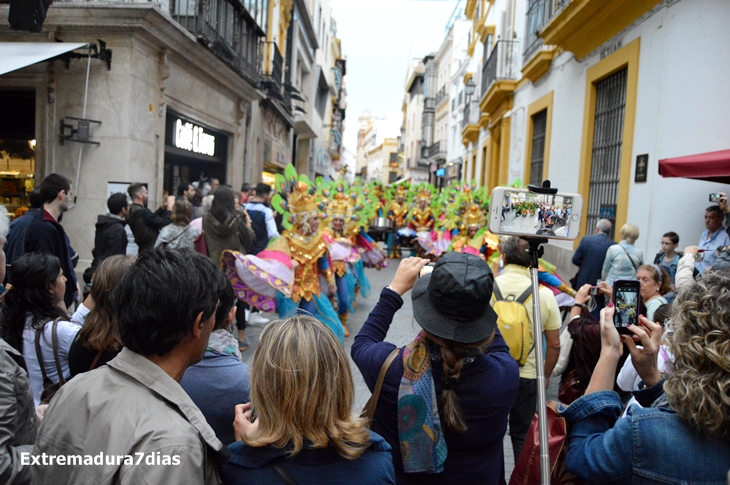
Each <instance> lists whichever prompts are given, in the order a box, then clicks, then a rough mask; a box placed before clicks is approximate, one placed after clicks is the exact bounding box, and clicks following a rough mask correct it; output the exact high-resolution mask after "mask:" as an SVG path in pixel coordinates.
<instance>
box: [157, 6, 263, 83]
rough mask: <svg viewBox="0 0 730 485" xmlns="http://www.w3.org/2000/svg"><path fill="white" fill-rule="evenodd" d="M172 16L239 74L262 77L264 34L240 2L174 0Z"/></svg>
mask: <svg viewBox="0 0 730 485" xmlns="http://www.w3.org/2000/svg"><path fill="white" fill-rule="evenodd" d="M169 5H170V15H171V16H172V18H173V19H174V20H175V21H177V22H178V23H179V24H180V25H182V26H183V27H184V28H185V29H187V30H188V31H189V32H191V33H192V34H194V35H195V36H196V37H198V40H199V41H200V42H201V43H202V44H204V45H205V46H206V47H207V48H208V49H210V50H211V51H212V52H213V53H215V54H216V55H217V56H218V57H220V58H221V59H223V60H224V61H225V62H226V63H227V64H228V65H230V66H231V67H232V68H233V69H234V70H235V71H236V72H238V73H239V74H240V75H242V76H243V77H246V78H248V79H249V80H251V81H254V82H256V81H258V78H259V65H260V57H259V53H260V50H259V37H260V36H262V35H263V34H264V33H263V31H261V29H260V28H259V27H258V26H257V25H256V23H255V22H254V20H253V18H252V17H251V14H250V13H249V12H247V11H246V9H245V8H244V7H243V5H242V3H241V2H239V1H238V0H206V1H202V2H201V1H199V0H170V4H169Z"/></svg>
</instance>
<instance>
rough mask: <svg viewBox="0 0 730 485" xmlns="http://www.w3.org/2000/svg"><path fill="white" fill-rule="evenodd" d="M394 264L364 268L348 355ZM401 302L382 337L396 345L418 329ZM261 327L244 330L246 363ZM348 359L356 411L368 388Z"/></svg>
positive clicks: (509, 460) (508, 455) (509, 459)
mask: <svg viewBox="0 0 730 485" xmlns="http://www.w3.org/2000/svg"><path fill="white" fill-rule="evenodd" d="M397 266H398V261H397V260H390V266H389V267H388V268H385V269H384V270H382V271H376V270H372V269H368V270H366V271H367V275H368V278H370V283H371V284H372V293H371V294H370V297H369V298H362V296H361V297H359V298H358V308H357V311H356V312H355V313H354V314H352V315H350V320H349V327H350V337H348V338H346V339H345V348H346V350H347V355H348V356H349V355H350V348H351V346H352V342H353V339H354V337H355V335H357V333H358V332H359V331H360V328H361V327H362V324H363V323H364V322H365V319H366V318H367V316H368V314H369V313H370V311H371V310H372V309H373V307H374V306H375V304H376V303H377V301H378V297H379V295H380V291H381V290H382V289H383V287H385V286H387V285H388V284H389V283H390V281H391V280H392V278H393V275H394V274H395V270H396V268H397ZM404 302H405V303H404V305H403V308H401V309H400V310H399V311H398V313H396V314H395V318H394V319H393V323H392V325H391V326H390V330H389V331H388V335H387V336H386V340H387V341H388V342H392V343H394V344H395V345H398V346H404V345H407V344H408V343H410V342H411V341H412V340H413V338H414V337H415V335H416V333H417V332H418V331H419V329H420V327H418V324H416V323H415V322H414V321H413V319H412V309H411V308H412V307H411V298H410V294H406V297H405V298H404ZM267 316H268V317H269V318H270V319H275V318H276V315H275V314H268V315H267ZM261 330H262V327H260V326H252V327H250V329H249V330H247V332H246V339H247V340H248V341H249V343H250V344H251V349H249V350H248V351H246V352H245V353H244V362H246V363H248V364H250V363H251V361H252V360H253V355H254V350H255V348H256V345H257V344H258V337H259V335H260V334H261ZM350 362H351V366H352V374H353V378H354V380H355V405H354V409H355V410H356V411H359V410H361V409H362V408H363V406H365V403H366V402H367V400H368V398H369V397H370V391H369V389H368V387H367V386H366V385H365V382H364V381H363V379H362V376H361V375H360V371H359V370H358V369H357V367H356V366H355V364H354V363H352V361H350ZM504 443H505V447H504V450H505V471H506V478H507V479H509V475H510V473H512V469H513V468H514V461H515V460H514V457H513V453H512V445H511V442H510V440H509V434H507V435H506V436H505V442H504Z"/></svg>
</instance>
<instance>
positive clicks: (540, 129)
mask: <svg viewBox="0 0 730 485" xmlns="http://www.w3.org/2000/svg"><path fill="white" fill-rule="evenodd" d="M546 130H547V109H544V110H542V111H540V112H539V113H535V114H534V115H533V116H532V149H531V155H530V183H531V184H532V185H542V172H543V166H544V165H545V132H546Z"/></svg>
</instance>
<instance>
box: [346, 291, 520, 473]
mask: <svg viewBox="0 0 730 485" xmlns="http://www.w3.org/2000/svg"><path fill="white" fill-rule="evenodd" d="M402 305H403V299H402V298H401V297H400V296H399V295H398V294H397V293H395V292H394V291H391V290H389V289H383V291H382V292H381V293H380V301H379V302H378V304H377V305H376V306H375V308H374V309H373V311H372V312H371V313H370V315H369V316H368V319H367V320H366V321H365V324H364V325H363V327H362V329H361V330H360V333H358V335H357V337H355V342H354V343H353V344H352V359H353V360H354V361H355V364H357V367H358V368H359V369H360V372H361V373H362V375H363V377H364V378H365V382H366V383H367V385H368V387H369V388H370V390H371V391H372V390H373V388H374V387H375V381H377V379H378V374H379V373H380V368H381V367H382V366H383V362H385V359H386V358H387V357H388V355H389V354H390V352H391V351H392V350H393V349H394V348H395V345H393V344H391V343H388V342H384V341H383V340H384V339H385V335H386V334H387V333H388V328H389V327H390V324H391V322H392V321H393V315H394V314H395V312H396V311H398V310H399V309H400V307H401V306H402ZM414 338H415V335H414ZM431 364H432V365H431V368H432V371H433V380H434V385H435V387H436V392H437V393H440V392H441V376H442V368H441V365H440V361H434V360H433V359H432V360H431ZM402 377H403V359H402V358H401V357H399V358H396V360H395V361H394V362H393V364H392V365H391V366H390V369H388V373H387V374H386V376H385V380H384V381H383V388H382V390H381V392H380V400H379V402H378V406H377V408H376V411H375V417H374V419H373V423H372V429H373V431H375V432H376V433H378V434H379V435H381V436H382V437H383V438H385V440H386V441H387V442H388V443H389V444H390V446H391V447H392V448H393V465H394V467H395V474H396V483H398V484H419V485H427V484H431V483H457V484H460V485H467V484H471V483H479V484H485V485H486V484H504V483H505V480H504V452H503V447H502V440H503V438H504V434H505V432H506V431H507V417H508V416H509V412H510V410H511V409H512V405H513V404H514V402H515V397H516V396H517V387H518V386H519V382H520V378H519V370H518V367H517V362H515V360H514V359H513V358H512V357H511V356H510V354H509V348H508V347H507V344H506V343H505V342H504V339H503V338H502V335H501V334H500V333H499V330H497V334H496V335H495V338H494V341H493V342H492V345H490V346H489V348H488V349H487V351H486V352H485V353H484V355H483V356H480V357H477V358H476V359H475V360H474V361H473V362H468V363H466V364H465V365H464V368H463V370H462V372H461V377H460V379H459V383H458V384H457V385H456V395H457V396H458V398H459V402H460V403H461V407H462V412H463V415H464V419H465V420H466V423H467V428H468V429H467V430H466V432H465V433H463V434H458V433H453V432H451V431H449V430H446V431H445V432H444V435H445V438H446V444H447V446H448V449H449V455H448V457H447V458H446V463H445V465H444V472H443V473H439V474H425V473H414V474H411V473H409V474H406V473H404V472H403V461H402V457H401V453H400V444H399V441H398V406H397V401H398V388H399V386H400V381H401V378H402Z"/></svg>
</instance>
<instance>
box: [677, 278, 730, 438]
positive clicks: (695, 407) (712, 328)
mask: <svg viewBox="0 0 730 485" xmlns="http://www.w3.org/2000/svg"><path fill="white" fill-rule="evenodd" d="M671 325H672V328H673V330H674V331H673V332H672V333H670V334H669V335H668V340H669V346H670V350H671V352H672V354H673V355H674V362H673V363H672V374H671V375H670V376H669V377H668V378H667V381H666V383H665V384H664V391H665V393H666V395H667V400H668V401H669V404H670V405H671V406H672V408H673V409H674V410H675V411H676V412H677V415H678V416H679V417H680V418H682V419H684V420H686V421H689V422H690V424H692V425H693V426H694V427H695V428H697V429H699V430H700V431H702V432H703V433H704V434H705V435H706V436H710V437H712V436H723V437H726V438H730V271H713V272H711V273H709V274H708V275H706V276H705V277H704V278H702V279H701V280H699V281H697V282H695V283H693V284H692V285H690V286H689V287H687V288H685V289H683V290H682V291H681V292H680V294H679V296H678V298H677V300H676V301H675V303H674V311H673V314H672V318H671Z"/></svg>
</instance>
